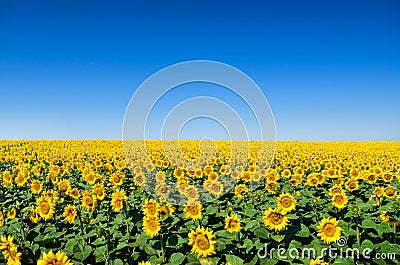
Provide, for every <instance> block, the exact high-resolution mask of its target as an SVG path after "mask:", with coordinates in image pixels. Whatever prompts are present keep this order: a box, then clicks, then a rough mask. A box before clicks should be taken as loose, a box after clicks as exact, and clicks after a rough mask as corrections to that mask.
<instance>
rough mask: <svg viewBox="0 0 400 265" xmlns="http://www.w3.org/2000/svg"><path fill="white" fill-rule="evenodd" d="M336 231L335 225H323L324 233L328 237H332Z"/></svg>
mask: <svg viewBox="0 0 400 265" xmlns="http://www.w3.org/2000/svg"><path fill="white" fill-rule="evenodd" d="M335 232H336V227H335V226H334V225H332V224H327V225H325V227H324V234H325V235H326V236H328V237H332V236H333V235H334V234H335Z"/></svg>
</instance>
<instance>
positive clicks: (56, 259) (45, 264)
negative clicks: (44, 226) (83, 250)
mask: <svg viewBox="0 0 400 265" xmlns="http://www.w3.org/2000/svg"><path fill="white" fill-rule="evenodd" d="M53 264H57V265H72V263H71V262H70V261H69V259H68V256H67V254H65V253H64V252H61V251H57V253H55V254H54V253H53V251H52V250H50V251H49V252H48V253H46V252H44V253H43V255H42V257H41V258H40V259H39V260H38V261H37V265H53Z"/></svg>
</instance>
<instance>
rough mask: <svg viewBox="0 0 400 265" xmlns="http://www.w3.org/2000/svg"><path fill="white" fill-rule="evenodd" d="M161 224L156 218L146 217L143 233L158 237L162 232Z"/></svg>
mask: <svg viewBox="0 0 400 265" xmlns="http://www.w3.org/2000/svg"><path fill="white" fill-rule="evenodd" d="M160 229H161V226H160V222H159V221H158V219H157V218H156V217H150V216H145V217H144V218H143V231H144V232H145V233H146V234H147V235H149V236H156V235H158V232H159V231H160Z"/></svg>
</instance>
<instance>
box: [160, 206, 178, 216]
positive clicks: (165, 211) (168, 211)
mask: <svg viewBox="0 0 400 265" xmlns="http://www.w3.org/2000/svg"><path fill="white" fill-rule="evenodd" d="M174 211H175V210H174V207H173V206H172V205H171V204H169V203H167V204H165V205H163V206H161V207H160V210H159V215H160V217H164V216H166V215H170V216H172V214H173V213H174Z"/></svg>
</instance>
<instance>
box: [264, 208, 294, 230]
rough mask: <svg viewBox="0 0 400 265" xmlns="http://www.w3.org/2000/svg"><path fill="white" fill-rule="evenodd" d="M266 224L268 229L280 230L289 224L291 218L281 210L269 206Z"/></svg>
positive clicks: (265, 214) (265, 219)
mask: <svg viewBox="0 0 400 265" xmlns="http://www.w3.org/2000/svg"><path fill="white" fill-rule="evenodd" d="M263 220H264V224H265V225H266V226H267V227H268V229H270V230H272V229H274V230H275V231H280V230H282V229H283V228H285V227H286V226H287V224H288V223H289V219H288V218H287V216H285V215H284V214H283V213H282V212H281V210H279V209H272V208H268V210H266V211H265V213H264V217H263Z"/></svg>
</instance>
